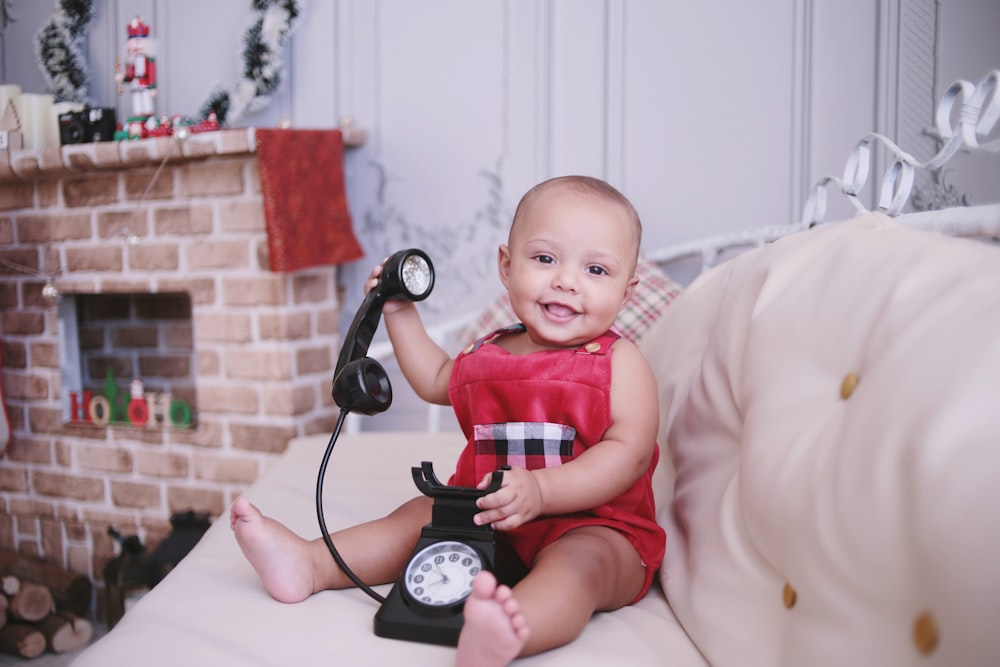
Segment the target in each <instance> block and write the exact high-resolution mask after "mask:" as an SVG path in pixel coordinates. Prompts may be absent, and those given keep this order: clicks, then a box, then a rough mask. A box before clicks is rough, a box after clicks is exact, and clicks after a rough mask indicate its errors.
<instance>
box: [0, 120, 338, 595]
mask: <svg viewBox="0 0 1000 667" xmlns="http://www.w3.org/2000/svg"><path fill="white" fill-rule="evenodd" d="M253 136H254V135H253V130H252V129H251V130H226V131H222V132H215V133H209V134H204V135H192V136H191V137H190V138H189V139H187V140H186V141H185V142H179V141H177V140H174V139H173V138H169V137H166V138H158V139H151V140H146V141H141V142H127V143H121V144H113V143H107V144H90V145H80V146H67V147H63V148H61V149H58V148H53V149H43V150H38V151H12V152H7V151H0V257H2V258H3V259H5V260H6V263H5V264H4V265H0V309H2V310H0V336H2V345H3V347H2V350H3V365H2V381H3V389H4V394H5V398H6V404H7V409H8V412H9V415H10V422H11V430H12V434H13V437H12V440H11V443H10V445H9V447H8V449H7V451H6V453H4V454H3V455H2V457H0V509H2V513H0V548H7V549H14V550H17V551H20V552H22V553H30V554H35V555H39V556H42V557H44V558H45V559H46V560H49V561H51V562H53V563H56V564H59V565H62V566H64V567H66V568H67V569H70V570H72V571H76V572H80V573H84V574H87V575H88V576H90V577H91V579H92V580H94V581H97V582H100V580H101V571H102V568H103V565H104V563H105V562H106V560H107V559H108V558H109V557H111V556H112V555H113V554H114V553H115V549H114V545H113V543H112V541H111V538H110V537H108V535H107V529H108V527H109V526H113V527H115V528H116V529H117V530H118V531H120V532H121V533H122V534H125V535H128V534H138V535H139V536H140V537H141V539H142V540H143V542H144V543H147V544H148V545H155V544H156V543H157V542H158V541H160V540H162V538H163V537H164V536H165V535H166V533H167V531H168V529H169V517H170V516H171V515H172V514H173V513H176V512H183V511H187V510H194V511H196V512H205V513H209V514H211V515H212V516H213V517H214V516H217V515H219V514H220V513H222V512H223V511H224V509H225V508H226V507H227V505H228V504H229V503H230V502H231V501H232V499H233V498H234V497H235V496H236V495H237V494H238V493H240V492H241V491H242V490H243V489H244V488H245V487H246V486H247V485H249V484H250V483H251V482H253V481H254V480H256V479H257V477H258V476H259V475H260V474H261V473H262V472H263V471H264V470H265V469H266V468H267V467H268V466H269V465H270V464H271V463H272V462H273V461H274V459H275V458H276V457H277V456H278V455H280V454H281V453H282V452H283V451H284V448H285V446H286V443H287V442H288V440H289V439H290V438H292V437H295V436H299V435H306V434H313V433H319V432H329V431H330V430H331V429H332V427H333V424H334V421H335V419H336V407H335V406H334V404H333V402H332V399H331V398H330V380H331V374H332V371H333V364H334V362H335V359H336V352H337V349H338V346H339V338H338V331H337V321H338V316H339V313H338V295H337V287H336V268H335V267H332V266H325V267H317V268H311V269H306V270H302V271H298V272H294V273H273V272H271V271H270V270H269V266H268V246H267V232H266V229H265V221H264V214H263V209H262V205H261V192H260V179H259V176H258V173H257V163H256V157H255V153H254V142H253ZM348 143H349V144H350V143H351V142H350V141H348ZM164 156H167V157H168V160H167V161H166V162H163V158H164ZM50 279H51V282H52V283H53V284H54V286H55V287H56V288H57V290H58V292H59V297H58V299H57V300H53V299H51V298H49V297H46V296H45V295H44V294H43V292H46V290H45V287H46V283H47V282H49V280H50ZM146 298H148V299H151V300H153V301H151V302H147V301H145V299H146ZM95 299H96V301H95ZM68 302H72V303H73V308H72V309H71V310H74V311H79V310H81V309H91V310H96V312H98V313H104V315H103V316H104V317H105V318H107V317H111V319H112V320H113V321H115V322H118V323H119V324H118V325H112V329H111V330H110V331H108V330H101V331H102V332H101V333H100V334H99V335H98V334H94V333H93V331H92V329H93V327H94V325H93V323H92V321H88V322H89V324H86V323H85V324H84V325H82V330H81V331H79V332H77V335H76V337H75V338H74V337H72V336H70V337H67V335H66V331H65V330H66V329H67V321H66V320H65V317H64V319H63V320H62V321H61V319H60V313H61V312H63V311H65V310H66V309H67V306H66V304H67V303H68ZM124 302H127V303H128V304H129V305H128V306H127V308H128V309H129V310H128V312H129V313H131V314H130V315H128V316H124V315H121V316H120V317H118V319H115V316H114V315H110V316H109V315H108V314H107V313H108V312H109V311H110V312H111V313H114V312H115V308H118V309H119V310H120V309H122V308H124V307H125V306H123V303H124ZM144 303H145V304H146V305H143V304H144ZM184 303H187V304H189V305H188V314H187V316H185V314H184V312H183V311H184V307H183V304H184ZM150 304H152V305H150ZM142 310H146V311H149V312H153V313H161V314H162V313H163V312H164V311H166V312H169V313H174V314H176V316H169V317H157V316H154V317H153V318H152V319H159V320H165V323H163V322H161V323H160V324H158V325H155V326H162V327H165V328H159V329H157V328H155V326H154V325H152V324H150V323H149V321H146V320H142V319H141V318H139V319H136V317H135V313H136V312H138V311H142ZM74 317H76V319H75V321H77V322H80V321H81V320H80V319H79V317H77V316H74ZM122 318H124V319H122ZM98 319H100V318H98ZM122 322H125V324H124V325H122V324H121V323H122ZM70 328H72V327H70ZM115 336H117V337H115ZM95 338H99V339H100V341H101V342H100V344H101V345H102V346H105V348H106V350H107V351H115V352H118V353H121V352H122V351H123V350H127V349H128V348H129V347H130V346H132V347H137V348H139V349H140V352H139V353H138V354H137V355H135V359H136V363H135V364H134V365H131V366H127V369H128V370H122V368H123V366H122V364H123V363H124V362H122V361H121V360H116V361H112V362H107V360H106V359H105V361H106V362H107V363H106V365H107V364H111V365H112V366H114V367H115V368H117V369H119V371H118V372H116V373H115V376H116V377H117V383H118V385H119V386H120V387H121V390H122V391H123V392H124V393H125V395H127V394H128V392H129V383H130V381H131V380H132V379H133V377H132V376H134V375H139V376H145V377H143V378H142V379H143V380H144V382H146V384H147V385H151V388H152V389H154V390H157V391H162V390H163V388H164V385H169V384H172V385H173V386H168V387H167V389H168V390H170V391H172V393H173V394H174V395H175V396H179V397H181V398H183V399H184V400H185V401H187V402H189V403H190V409H191V414H192V419H191V424H190V425H188V426H174V425H172V424H160V425H158V426H157V427H152V428H151V427H148V426H136V425H133V424H115V423H112V424H109V425H105V426H98V425H94V424H92V423H76V422H72V421H70V420H69V418H68V415H70V414H71V413H70V410H69V407H68V406H69V400H70V399H69V393H70V391H71V390H72V389H79V388H80V387H71V386H66V385H72V384H74V383H76V380H74V379H73V370H72V367H73V366H74V365H75V366H76V367H77V368H79V365H80V364H79V361H78V359H79V355H84V356H86V355H87V354H88V351H87V350H88V346H93V345H95V342H94V341H95ZM164 340H169V341H172V342H170V343H164ZM72 341H78V342H79V344H80V348H79V349H78V348H76V345H77V342H72ZM164 346H166V348H164ZM157 354H159V355H161V356H160V357H159V359H160V362H159V363H157V361H156V359H157V356H156V355H157ZM98 356H100V355H98ZM105 356H107V355H105ZM185 358H187V359H189V361H190V363H188V364H187V365H188V366H189V368H188V371H189V375H188V376H186V378H187V379H173V380H171V379H170V378H169V377H167V378H164V377H163V375H164V374H165V375H167V376H170V375H171V373H172V372H173V370H176V367H177V366H179V365H180V366H183V365H184V364H183V360H184V359H185ZM74 359H77V361H74ZM142 359H145V360H146V362H145V363H147V365H146V366H143V365H142V364H143V363H144V362H142V361H141V360H142ZM150 360H152V361H150ZM84 365H85V366H88V367H89V366H93V363H92V362H90V361H88V362H85V364H84ZM67 366H69V367H70V368H69V370H67ZM96 368H97V369H98V370H97V371H94V373H92V374H98V375H99V374H101V373H103V369H104V368H105V366H101V365H100V363H97V365H96ZM162 369H173V370H170V371H169V372H168V371H164V370H162ZM123 376H124V377H123ZM88 382H90V386H91V388H93V382H94V378H90V380H88Z"/></svg>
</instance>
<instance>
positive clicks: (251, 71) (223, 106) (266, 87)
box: [199, 0, 302, 125]
mask: <svg viewBox="0 0 1000 667" xmlns="http://www.w3.org/2000/svg"><path fill="white" fill-rule="evenodd" d="M251 9H252V10H253V15H252V16H251V18H250V24H249V26H248V27H247V29H246V32H245V33H244V35H243V51H242V55H243V70H242V72H241V74H242V77H241V78H240V80H239V81H238V82H237V83H236V86H235V87H234V88H232V89H231V90H217V91H215V92H213V93H212V94H211V96H210V97H209V98H208V100H207V101H206V102H205V103H204V104H203V105H202V107H201V110H200V111H199V115H200V116H201V117H202V118H207V117H208V115H209V114H210V113H212V112H213V111H214V112H215V115H216V117H217V118H218V119H219V122H220V123H222V124H223V125H232V124H233V123H235V122H236V121H237V120H239V119H240V118H242V117H243V116H244V115H245V114H246V113H248V112H253V111H259V110H261V109H263V108H264V107H266V106H267V105H268V104H269V103H270V102H271V95H272V94H273V93H274V92H275V91H277V90H278V87H279V86H280V85H281V65H282V59H281V57H282V52H283V51H284V48H285V46H286V45H287V43H288V38H289V36H290V35H291V34H292V32H293V31H294V29H295V27H296V26H297V25H298V18H299V16H300V14H301V13H302V12H301V9H300V7H299V3H298V2H296V1H295V0H253V2H252V5H251Z"/></svg>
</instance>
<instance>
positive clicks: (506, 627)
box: [455, 571, 529, 667]
mask: <svg viewBox="0 0 1000 667" xmlns="http://www.w3.org/2000/svg"><path fill="white" fill-rule="evenodd" d="M464 615H465V625H464V626H463V627H462V633H461V635H459V638H458V653H457V655H456V656H455V664H456V665H457V667H494V666H496V667H500V666H501V665H508V664H510V663H511V662H512V661H513V660H514V658H516V657H517V654H518V653H520V652H521V648H522V647H523V646H524V642H526V641H527V640H528V634H529V629H528V622H527V620H526V619H525V618H524V616H523V615H522V614H521V611H520V609H519V607H518V604H517V600H515V599H514V595H513V593H512V592H511V590H510V588H508V587H507V586H498V585H497V580H496V578H495V577H494V576H493V575H492V574H491V573H489V572H485V571H484V572H480V573H479V574H478V575H476V579H475V581H473V582H472V593H471V594H470V595H469V598H468V599H467V600H466V601H465V611H464Z"/></svg>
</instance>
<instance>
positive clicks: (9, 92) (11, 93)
mask: <svg viewBox="0 0 1000 667" xmlns="http://www.w3.org/2000/svg"><path fill="white" fill-rule="evenodd" d="M20 96H21V86H19V85H17V84H15V83H8V84H5V85H3V86H0V116H3V112H4V111H6V109H7V105H8V104H10V103H11V102H15V103H16V100H17V98H18V97H20Z"/></svg>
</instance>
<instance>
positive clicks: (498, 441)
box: [473, 422, 576, 470]
mask: <svg viewBox="0 0 1000 667" xmlns="http://www.w3.org/2000/svg"><path fill="white" fill-rule="evenodd" d="M473 435H474V437H475V441H476V457H477V458H479V457H486V458H492V459H494V460H495V461H496V465H495V466H494V467H493V470H498V469H500V467H501V466H505V465H508V466H512V467H518V468H525V469H526V470H538V469H540V468H551V467H553V466H557V465H561V464H563V463H565V462H566V461H569V460H571V459H572V458H573V441H574V440H575V439H576V429H575V428H573V427H572V426H566V425H564V424H553V423H549V422H506V423H500V424H477V425H476V426H475V428H474V429H473ZM477 467H478V466H477Z"/></svg>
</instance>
